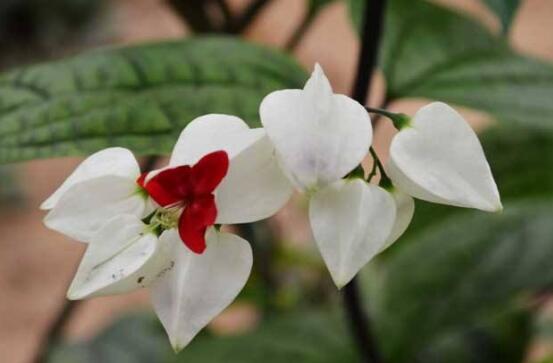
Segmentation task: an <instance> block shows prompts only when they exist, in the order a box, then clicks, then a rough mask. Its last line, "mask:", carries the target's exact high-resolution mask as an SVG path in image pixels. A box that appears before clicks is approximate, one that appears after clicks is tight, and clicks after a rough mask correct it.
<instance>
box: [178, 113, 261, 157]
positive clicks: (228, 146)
mask: <svg viewBox="0 0 553 363" xmlns="http://www.w3.org/2000/svg"><path fill="white" fill-rule="evenodd" d="M264 136H265V131H264V130H263V129H261V128H256V129H250V128H249V127H248V125H247V124H246V123H245V122H244V121H243V120H242V119H240V118H238V117H236V116H231V115H221V114H209V115H204V116H200V117H198V118H195V119H194V120H193V121H191V122H190V123H189V124H188V125H187V126H186V127H185V128H184V130H182V132H181V134H180V136H179V139H178V140H177V143H176V144H175V147H174V148H173V152H172V153H171V159H170V161H169V166H177V165H193V164H195V163H196V162H198V160H200V159H201V158H202V157H204V156H205V155H207V154H209V153H212V152H214V151H219V150H224V151H226V153H227V154H228V158H229V159H230V160H232V159H233V158H234V157H235V156H237V155H238V154H240V152H242V151H243V150H244V149H246V148H248V147H249V146H250V145H252V144H254V143H255V142H256V141H258V140H260V139H261V138H263V137H264Z"/></svg>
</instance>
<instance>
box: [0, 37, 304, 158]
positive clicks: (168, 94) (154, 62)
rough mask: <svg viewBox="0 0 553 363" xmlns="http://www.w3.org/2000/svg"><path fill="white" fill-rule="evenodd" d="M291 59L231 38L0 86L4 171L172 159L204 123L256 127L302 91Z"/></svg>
mask: <svg viewBox="0 0 553 363" xmlns="http://www.w3.org/2000/svg"><path fill="white" fill-rule="evenodd" d="M305 78H306V74H305V72H304V71H303V70H302V69H301V68H300V67H299V66H298V65H297V64H296V62H295V61H293V60H292V59H291V58H289V57H288V56H286V55H284V54H281V53H279V52H277V51H274V50H269V49H266V48H263V47H259V46H255V45H252V44H247V43H245V42H242V41H239V40H235V39H232V38H224V37H221V38H216V37H213V38H195V39H190V40H184V41H177V42H166V43H157V44H151V45H143V46H136V47H127V48H115V49H108V50H103V51H97V52H93V53H90V54H85V55H81V56H78V57H75V58H72V59H68V60H62V61H58V62H54V63H48V64H42V65H38V66H33V67H29V68H24V69H20V70H16V71H13V72H10V73H7V74H4V75H2V76H0V163H7V162H13V161H22V160H28V159H33V158H44V157H52V156H66V155H79V154H85V153H90V152H93V151H96V150H98V149H101V148H105V147H108V146H113V145H118V146H123V147H128V148H130V149H132V150H133V151H134V152H136V153H138V154H159V153H167V152H169V151H170V150H171V148H172V146H173V143H174V141H175V140H176V138H177V136H178V135H179V133H180V131H181V130H182V128H183V127H184V126H186V124H187V123H188V122H190V121H191V120H192V119H194V118H195V117H197V116H200V115H202V114H207V113H228V114H234V115H237V116H239V117H242V118H244V119H245V120H246V121H247V122H248V123H249V124H250V125H252V126H258V125H259V122H258V114H257V113H258V107H259V103H260V101H261V100H262V98H263V97H264V96H265V95H266V94H267V93H269V92H271V91H273V90H275V89H280V88H299V87H301V86H302V84H303V82H304V80H305Z"/></svg>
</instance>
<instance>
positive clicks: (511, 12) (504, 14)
mask: <svg viewBox="0 0 553 363" xmlns="http://www.w3.org/2000/svg"><path fill="white" fill-rule="evenodd" d="M484 3H485V4H486V5H488V7H489V8H490V9H492V10H493V11H494V12H495V13H496V14H497V17H498V18H499V20H500V21H501V26H502V28H503V32H504V33H507V32H508V31H509V28H510V27H511V23H512V22H513V19H514V17H515V14H516V12H517V10H518V7H519V6H520V0H484Z"/></svg>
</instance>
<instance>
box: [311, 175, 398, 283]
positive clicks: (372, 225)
mask: <svg viewBox="0 0 553 363" xmlns="http://www.w3.org/2000/svg"><path fill="white" fill-rule="evenodd" d="M395 217H396V207H395V203H394V200H393V198H392V196H391V195H390V193H388V192H387V191H385V190H384V189H382V188H380V187H378V186H376V185H372V184H368V183H366V182H364V181H363V180H361V179H354V180H341V181H338V182H336V183H334V184H332V185H329V186H328V187H326V188H324V189H321V190H318V191H317V192H316V193H315V194H314V195H313V196H312V198H311V201H310V204H309V219H310V221H311V229H312V230H313V235H314V237H315V241H316V242H317V246H318V247H319V251H320V252H321V254H322V256H323V259H324V261H325V263H326V266H327V267H328V270H329V271H330V275H331V276H332V279H333V280H334V283H335V284H336V286H338V287H339V288H341V287H343V286H344V285H346V284H347V283H348V282H349V281H350V280H351V279H352V278H353V277H354V276H355V274H357V272H358V271H359V270H360V269H361V268H362V267H363V266H364V265H365V264H366V263H367V262H369V261H370V260H371V259H372V258H373V257H374V256H375V255H376V254H377V253H378V252H379V251H380V250H381V248H382V247H383V246H384V245H385V243H386V241H387V239H388V236H390V233H391V231H392V226H393V224H394V221H395Z"/></svg>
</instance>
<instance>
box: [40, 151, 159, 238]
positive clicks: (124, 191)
mask: <svg viewBox="0 0 553 363" xmlns="http://www.w3.org/2000/svg"><path fill="white" fill-rule="evenodd" d="M139 176H140V168H139V166H138V163H137V162H136V159H135V158H134V156H133V154H132V153H131V152H130V151H129V150H127V149H123V148H120V147H112V148H108V149H105V150H102V151H99V152H97V153H95V154H92V155H91V156H89V157H88V158H87V159H86V160H84V161H83V162H82V163H81V164H80V165H79V166H78V167H77V169H75V171H74V172H73V173H72V174H71V175H70V176H69V177H68V178H67V180H66V181H65V182H64V183H63V184H62V185H61V186H60V187H59V188H58V189H57V190H56V191H55V192H54V193H53V194H52V195H51V196H50V197H49V198H48V199H46V201H44V203H42V205H41V206H40V207H41V209H45V210H50V212H49V213H48V215H47V216H46V218H45V219H44V223H45V224H46V226H47V227H49V228H51V229H53V230H56V231H58V232H61V233H63V234H66V235H68V236H70V237H71V238H74V239H76V240H79V241H81V242H88V240H89V239H90V238H91V237H92V236H93V235H94V233H95V232H97V231H98V229H99V228H100V227H101V226H102V225H103V224H104V223H105V222H106V221H107V220H109V219H111V218H112V217H115V216H117V215H121V214H132V215H136V216H138V217H143V216H145V215H146V214H148V213H149V211H150V210H151V208H150V207H151V206H149V205H148V201H147V198H146V196H145V195H144V194H143V193H141V188H140V187H139V186H138V185H137V183H136V180H137V178H138V177H139Z"/></svg>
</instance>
